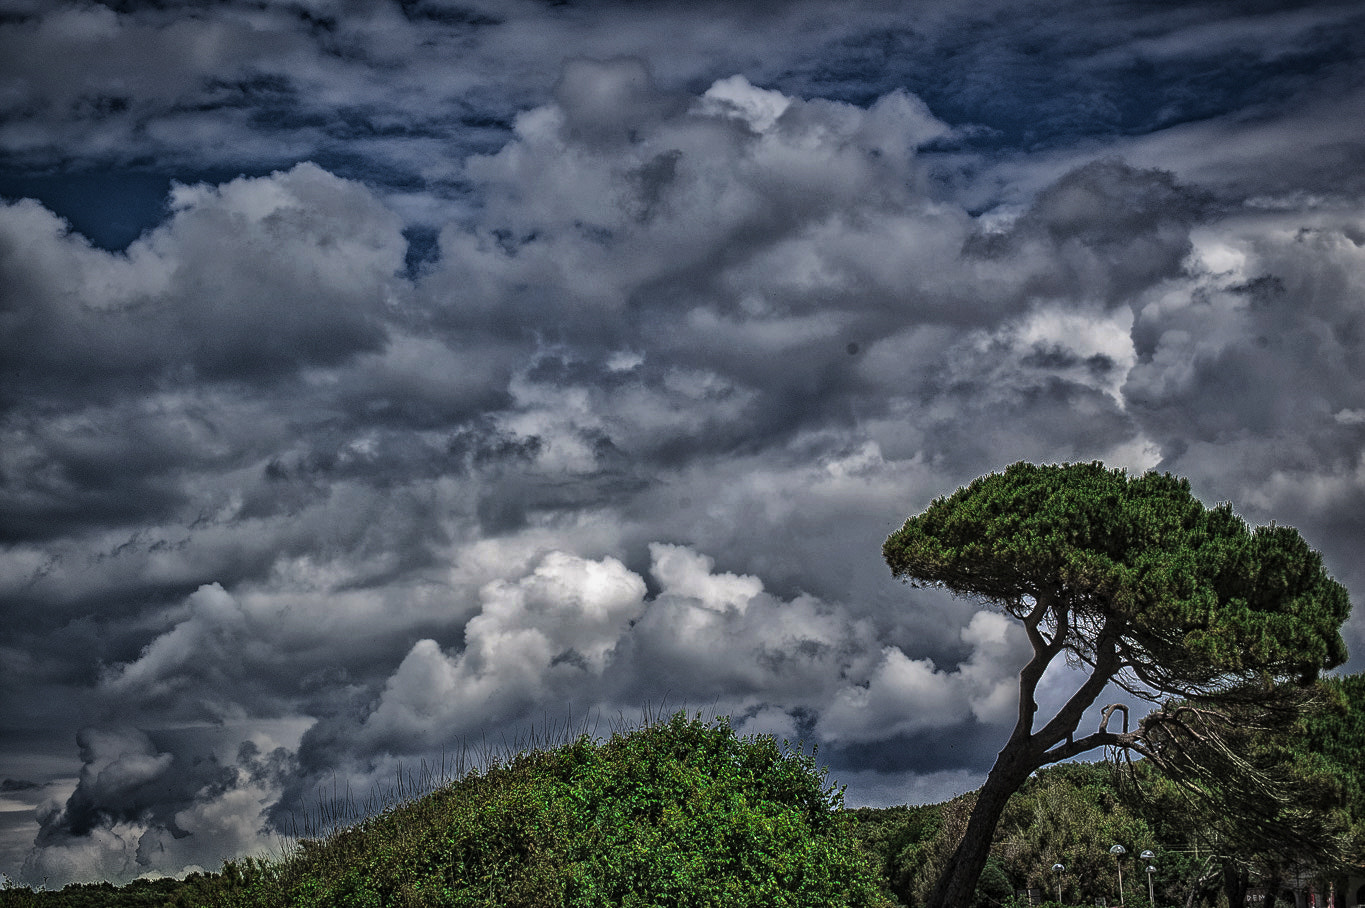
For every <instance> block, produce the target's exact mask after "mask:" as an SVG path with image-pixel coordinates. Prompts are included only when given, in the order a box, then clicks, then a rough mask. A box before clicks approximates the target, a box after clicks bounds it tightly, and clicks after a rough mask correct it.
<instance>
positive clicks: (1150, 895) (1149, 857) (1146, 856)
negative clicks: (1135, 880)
mask: <svg viewBox="0 0 1365 908" xmlns="http://www.w3.org/2000/svg"><path fill="white" fill-rule="evenodd" d="M1138 857H1140V858H1142V859H1143V860H1144V861H1146V862H1147V904H1148V905H1149V906H1151V908H1156V891H1155V890H1154V889H1152V874H1154V873H1156V867H1155V866H1154V865H1153V864H1152V861H1153V860H1155V859H1156V855H1155V854H1153V853H1152V852H1151V850H1150V849H1149V850H1147V851H1144V852H1143V853H1142V854H1140V855H1138Z"/></svg>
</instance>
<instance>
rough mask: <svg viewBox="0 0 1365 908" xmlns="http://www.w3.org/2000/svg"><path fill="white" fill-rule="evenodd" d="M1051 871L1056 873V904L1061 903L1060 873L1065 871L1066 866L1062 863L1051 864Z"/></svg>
mask: <svg viewBox="0 0 1365 908" xmlns="http://www.w3.org/2000/svg"><path fill="white" fill-rule="evenodd" d="M1052 872H1053V873H1055V874H1057V904H1058V905H1060V904H1062V874H1064V873H1066V867H1065V866H1064V865H1062V864H1053V865H1052Z"/></svg>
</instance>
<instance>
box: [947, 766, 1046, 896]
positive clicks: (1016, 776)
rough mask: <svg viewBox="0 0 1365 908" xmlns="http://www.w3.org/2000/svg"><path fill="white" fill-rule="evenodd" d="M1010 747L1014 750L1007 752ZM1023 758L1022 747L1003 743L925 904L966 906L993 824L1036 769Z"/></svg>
mask: <svg viewBox="0 0 1365 908" xmlns="http://www.w3.org/2000/svg"><path fill="white" fill-rule="evenodd" d="M1011 749H1013V750H1015V751H1016V752H1015V753H1010V751H1011ZM1032 762H1033V761H1030V760H1028V759H1027V756H1026V751H1025V749H1024V748H1020V747H1017V746H1016V747H1014V748H1011V747H1010V746H1006V748H1005V750H1002V751H1001V752H1000V755H999V757H998V758H997V759H996V761H995V767H994V768H993V769H991V774H990V775H989V776H987V777H986V784H985V785H983V786H982V787H981V790H980V792H978V794H977V797H976V806H975V807H974V808H973V809H972V815H971V819H969V820H968V821H967V831H966V832H965V833H964V834H963V836H962V841H961V842H960V843H959V844H958V846H957V850H956V851H954V852H953V856H952V858H951V859H950V860H949V863H948V867H947V868H946V869H945V870H944V872H943V873H942V874H941V875H940V876H939V878H938V882H937V883H935V884H934V891H933V894H932V895H930V896H929V904H928V908H968V906H969V905H971V903H972V899H973V896H975V894H976V882H977V880H978V879H979V878H980V877H981V871H982V868H984V867H985V866H986V859H987V858H989V857H990V852H991V840H992V839H993V838H994V837H995V828H996V826H997V825H998V824H999V822H1000V817H1001V815H1002V814H1003V813H1004V812H1005V805H1006V804H1007V803H1008V802H1009V799H1010V795H1012V794H1014V793H1015V792H1016V791H1018V790H1019V787H1020V786H1021V785H1023V784H1024V781H1025V780H1026V779H1027V778H1028V777H1029V773H1031V772H1033V770H1035V769H1037V768H1038V767H1037V766H1034V765H1031V764H1032Z"/></svg>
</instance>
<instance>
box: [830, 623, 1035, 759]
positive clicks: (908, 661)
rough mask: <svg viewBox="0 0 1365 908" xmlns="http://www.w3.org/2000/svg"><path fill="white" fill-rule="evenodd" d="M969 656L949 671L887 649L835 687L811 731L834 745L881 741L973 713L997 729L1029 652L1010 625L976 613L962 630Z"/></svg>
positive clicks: (1010, 710)
mask: <svg viewBox="0 0 1365 908" xmlns="http://www.w3.org/2000/svg"><path fill="white" fill-rule="evenodd" d="M962 640H963V642H964V643H967V644H969V645H970V646H971V648H972V649H971V656H970V657H968V659H967V660H966V661H964V662H963V663H962V664H961V665H959V666H957V667H956V668H954V669H953V670H951V671H943V670H941V669H939V668H938V667H937V666H935V665H934V663H933V662H932V661H930V660H928V659H912V658H910V657H908V656H907V655H906V654H905V653H903V652H902V651H901V650H900V649H898V648H896V647H893V646H888V647H886V648H885V649H883V650H882V653H881V659H880V660H879V661H878V663H877V665H876V668H875V669H873V671H872V672H871V674H870V676H868V677H867V678H865V679H861V680H862V683H861V684H853V685H849V686H845V687H842V688H841V689H840V690H838V691H837V692H836V693H835V695H834V698H833V700H832V702H831V703H830V704H829V706H828V708H827V709H825V710H824V711H823V712H822V713H821V715H820V722H819V725H818V726H817V728H818V730H819V732H820V734H821V736H822V737H824V738H827V739H829V740H833V741H852V742H865V741H883V740H886V739H887V738H889V737H893V736H896V735H907V734H912V733H914V732H919V731H923V730H924V729H926V728H944V727H947V726H951V725H956V724H958V723H960V722H961V721H962V720H963V718H964V717H966V716H972V717H974V718H975V719H977V720H978V721H981V722H986V723H990V724H1000V723H1003V722H1005V721H1006V720H1009V719H1011V718H1013V717H1014V710H1015V706H1016V702H1017V699H1018V697H1017V690H1018V675H1019V669H1020V668H1022V667H1023V664H1024V662H1026V661H1027V659H1028V648H1027V645H1026V641H1024V639H1023V637H1022V634H1021V633H1020V632H1019V630H1018V628H1017V627H1016V626H1015V623H1014V622H1013V621H1012V620H1011V619H1009V618H1008V617H1005V616H1003V615H999V614H996V613H994V612H977V613H976V614H975V615H974V616H973V617H972V620H971V623H970V624H968V625H967V627H965V628H963V630H962Z"/></svg>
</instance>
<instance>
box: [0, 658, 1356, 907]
mask: <svg viewBox="0 0 1365 908" xmlns="http://www.w3.org/2000/svg"><path fill="white" fill-rule="evenodd" d="M1328 683H1329V687H1330V689H1332V690H1333V691H1335V692H1336V693H1337V694H1338V695H1339V700H1338V701H1337V706H1336V708H1333V709H1329V710H1325V711H1322V712H1318V713H1314V714H1311V715H1305V716H1303V717H1301V719H1300V720H1299V721H1298V722H1296V723H1293V724H1292V725H1291V726H1289V727H1286V728H1285V729H1284V730H1283V731H1284V732H1286V734H1283V735H1277V736H1273V738H1271V739H1268V740H1266V741H1264V742H1262V744H1261V745H1259V748H1260V749H1262V750H1264V751H1265V752H1266V754H1267V755H1268V757H1267V758H1268V759H1270V760H1271V762H1272V763H1274V764H1276V765H1282V766H1284V767H1287V768H1290V769H1292V770H1293V771H1294V772H1295V773H1297V774H1300V775H1302V776H1304V777H1305V778H1311V779H1316V780H1318V783H1320V784H1319V787H1320V788H1321V797H1320V798H1319V799H1317V800H1316V801H1315V802H1314V803H1312V804H1304V805H1302V807H1303V809H1306V810H1311V812H1312V814H1313V815H1314V816H1316V817H1318V818H1319V820H1320V822H1321V824H1322V825H1323V827H1324V828H1325V829H1331V830H1335V833H1334V834H1336V835H1338V836H1340V837H1341V839H1342V842H1343V844H1344V846H1345V848H1346V851H1347V853H1348V854H1350V855H1353V856H1354V858H1353V859H1352V860H1350V861H1349V862H1348V863H1347V864H1341V865H1333V866H1325V865H1324V866H1314V867H1305V866H1303V865H1302V864H1297V863H1296V864H1293V865H1291V864H1286V863H1285V856H1284V854H1282V853H1280V851H1279V850H1276V849H1272V850H1268V851H1267V850H1265V849H1264V847H1263V846H1262V845H1261V844H1260V843H1259V842H1258V841H1257V840H1250V841H1249V840H1247V839H1245V837H1243V836H1241V835H1239V822H1238V818H1237V817H1235V816H1223V815H1218V814H1214V813H1210V811H1209V810H1208V809H1207V808H1206V807H1203V806H1201V802H1200V801H1199V800H1198V799H1191V798H1190V797H1189V795H1188V793H1182V792H1181V791H1180V790H1179V788H1178V787H1177V786H1175V785H1173V784H1172V783H1171V782H1169V781H1168V780H1165V779H1163V778H1162V777H1160V776H1159V775H1157V774H1155V773H1154V772H1152V769H1151V767H1148V766H1145V765H1143V764H1141V763H1139V764H1137V765H1136V766H1135V767H1133V768H1132V771H1128V770H1126V769H1123V768H1121V767H1118V766H1115V765H1114V764H1110V763H1064V764H1058V765H1056V766H1052V767H1049V768H1046V769H1044V770H1041V771H1039V772H1038V773H1036V774H1034V776H1033V777H1032V778H1031V779H1029V781H1028V782H1027V783H1026V784H1025V785H1024V786H1023V787H1022V788H1021V789H1020V791H1018V792H1017V793H1016V794H1015V795H1014V796H1013V797H1012V798H1011V799H1010V802H1009V805H1008V808H1007V809H1006V811H1005V814H1004V816H1003V818H1002V822H1001V824H1000V826H999V828H998V829H997V831H996V836H995V841H994V843H993V846H992V849H991V856H990V859H989V862H988V864H987V867H986V870H985V872H984V873H983V874H982V876H981V879H980V882H979V883H978V885H977V889H976V896H975V901H974V908H1023V906H1025V905H1042V904H1045V903H1052V904H1054V905H1055V904H1056V902H1057V901H1060V902H1061V903H1062V904H1064V905H1083V904H1095V903H1096V902H1097V901H1098V900H1100V899H1103V900H1105V901H1106V902H1107V903H1109V904H1115V903H1117V901H1118V898H1119V891H1118V876H1117V869H1118V865H1117V862H1116V860H1115V858H1114V857H1113V856H1112V855H1111V854H1110V852H1109V849H1110V847H1111V846H1113V845H1115V844H1121V845H1123V846H1124V847H1125V848H1126V849H1127V857H1126V859H1125V862H1124V883H1125V888H1126V893H1125V899H1124V901H1125V903H1126V904H1128V905H1130V906H1132V908H1150V906H1149V902H1148V898H1147V895H1148V882H1149V880H1148V877H1147V875H1146V874H1145V866H1146V865H1145V864H1144V863H1140V862H1139V860H1138V856H1139V855H1140V854H1141V853H1142V852H1144V851H1148V850H1150V851H1151V852H1152V853H1153V857H1152V858H1151V865H1152V866H1154V868H1155V869H1154V871H1153V873H1152V874H1151V878H1150V882H1151V886H1152V892H1153V894H1154V895H1155V901H1156V904H1157V905H1158V906H1185V908H1195V906H1208V908H1244V906H1245V905H1247V904H1249V903H1250V902H1253V901H1255V902H1257V903H1258V904H1259V905H1261V906H1262V908H1272V906H1273V905H1275V904H1277V903H1278V904H1281V905H1282V904H1285V901H1281V900H1288V899H1290V898H1292V895H1291V893H1289V892H1287V891H1285V887H1288V886H1290V885H1291V884H1293V883H1294V882H1295V880H1297V881H1298V882H1299V884H1300V885H1302V884H1303V883H1304V882H1305V879H1306V878H1305V877H1304V875H1303V874H1304V871H1308V873H1309V877H1310V878H1313V880H1314V885H1315V887H1316V889H1317V891H1318V892H1319V893H1322V892H1324V891H1325V890H1326V888H1328V887H1333V886H1335V887H1336V888H1337V889H1338V904H1344V903H1345V902H1344V901H1343V900H1342V899H1341V896H1345V895H1346V894H1347V893H1346V892H1345V891H1344V890H1343V889H1342V888H1341V887H1343V886H1344V884H1345V880H1346V871H1348V870H1350V869H1351V868H1352V867H1356V866H1359V865H1360V864H1362V863H1365V832H1362V829H1363V828H1365V824H1362V818H1365V795H1363V794H1362V792H1365V781H1362V780H1363V779H1365V770H1362V768H1361V764H1360V763H1359V760H1358V756H1357V755H1358V754H1359V753H1360V748H1361V742H1362V741H1365V676H1361V675H1353V676H1347V677H1345V678H1341V679H1333V680H1331V681H1330V682H1328ZM1210 784H1216V780H1211V782H1210ZM975 797H976V794H975V793H974V792H971V793H967V794H965V795H962V796H961V797H958V798H954V799H952V800H950V801H947V802H944V803H942V804H928V805H922V806H907V807H892V808H885V809H870V808H860V809H856V810H844V809H843V808H842V797H841V794H840V792H839V790H837V789H835V788H833V787H831V786H830V785H829V784H828V783H827V782H826V777H825V774H824V772H823V771H821V770H819V769H818V768H817V766H816V763H815V760H814V757H813V756H811V755H807V754H805V753H804V752H802V751H801V750H800V749H793V748H789V747H786V746H783V745H779V744H778V743H777V742H775V741H774V740H772V739H771V738H767V737H753V738H744V737H739V736H737V735H735V734H734V732H733V731H732V730H731V728H730V726H729V724H728V722H727V721H726V720H724V719H720V720H717V721H714V722H711V723H704V722H702V721H701V720H700V719H691V718H688V717H687V716H685V715H682V714H678V715H674V716H672V717H671V718H670V719H668V720H666V721H661V722H656V723H653V724H649V725H646V726H644V727H642V728H638V729H635V730H633V731H629V732H623V733H618V734H615V735H613V736H612V737H611V738H609V739H608V740H606V741H599V740H595V739H593V738H590V737H588V736H582V737H579V738H578V739H577V740H573V741H571V742H569V743H567V744H565V745H563V746H561V747H558V748H554V749H549V750H533V751H526V752H523V753H521V754H519V755H517V756H514V757H512V758H510V759H507V760H505V761H502V762H497V763H494V764H492V765H490V766H489V767H488V768H487V769H485V770H483V771H481V772H477V773H472V774H470V775H468V776H465V777H464V778H462V779H460V780H459V781H457V782H454V783H452V784H449V785H446V786H444V787H442V788H440V789H438V790H436V791H434V792H432V793H431V794H428V795H426V796H425V797H421V798H417V799H415V800H412V801H408V802H405V803H402V804H399V805H397V806H395V807H393V808H391V809H389V810H387V811H386V812H384V813H382V814H380V815H378V816H375V817H372V818H371V819H369V820H366V821H365V822H362V823H360V824H359V825H357V826H354V827H351V828H348V829H344V830H341V831H339V832H337V833H335V834H333V835H331V836H328V837H326V838H325V839H323V840H320V841H305V842H301V843H299V845H298V846H297V847H296V848H294V849H292V851H291V853H290V854H289V855H288V856H287V857H286V858H284V859H282V860H278V861H263V860H257V859H248V860H244V861H236V862H229V863H228V864H226V865H225V866H224V867H223V869H222V871H221V872H219V873H216V874H195V875H192V876H191V877H189V878H188V879H186V880H183V881H175V880H156V881H139V882H136V883H133V884H131V885H129V886H125V887H122V888H116V887H114V886H111V885H110V884H108V883H101V884H88V885H79V886H68V887H66V888H65V889H64V890H61V891H60V892H41V893H35V892H31V891H29V890H27V889H9V890H4V889H2V888H0V908H33V906H37V908H83V906H109V908H135V906H137V908H142V906H147V908H151V906H155V908H170V906H207V908H215V906H217V908H264V906H270V908H291V906H310V908H311V906H318V908H321V906H329V908H331V906H336V908H381V906H382V908H387V906H495V905H496V906H499V908H501V906H546V908H550V906H556V908H557V906H594V908H596V906H604V908H609V906H722V905H723V906H741V908H742V906H760V905H761V906H810V908H816V906H879V908H891V906H895V905H897V904H901V905H906V906H911V908H922V906H923V905H924V904H925V901H926V899H927V897H928V894H929V891H930V889H931V887H932V885H933V883H934V881H935V879H936V878H937V876H938V874H939V873H940V872H941V871H942V869H943V866H944V863H945V862H946V861H948V860H950V858H951V855H952V850H953V847H954V846H955V844H956V841H957V840H958V839H959V838H960V836H961V835H962V830H963V829H964V828H965V825H966V821H967V816H968V815H969V814H970V812H971V808H972V804H973V800H974V798H975ZM1286 844H1287V845H1288V844H1292V843H1286ZM1056 864H1062V865H1064V866H1065V868H1066V869H1065V871H1064V872H1060V873H1059V872H1055V871H1054V870H1053V867H1054V865H1056ZM1256 891H1259V893H1260V895H1259V896H1258V897H1253V893H1254V892H1256ZM1289 904H1292V902H1289Z"/></svg>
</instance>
